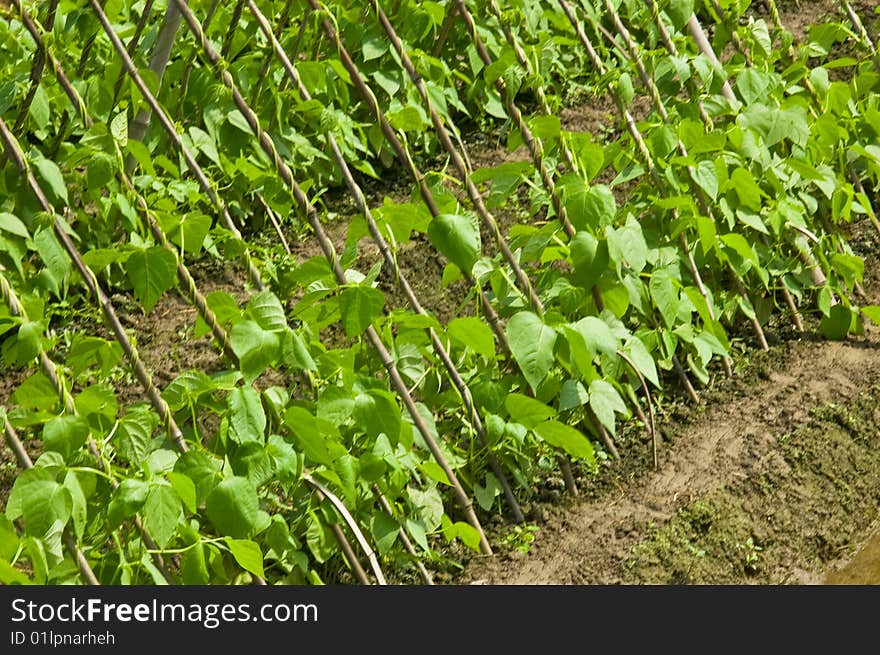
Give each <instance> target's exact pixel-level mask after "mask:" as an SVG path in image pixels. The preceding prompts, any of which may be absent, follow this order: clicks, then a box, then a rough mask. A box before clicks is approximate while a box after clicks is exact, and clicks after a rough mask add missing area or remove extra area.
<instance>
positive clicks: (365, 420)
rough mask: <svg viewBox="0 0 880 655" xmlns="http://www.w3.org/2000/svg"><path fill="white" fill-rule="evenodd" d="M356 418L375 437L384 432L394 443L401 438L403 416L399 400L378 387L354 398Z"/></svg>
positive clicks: (369, 434) (362, 427)
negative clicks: (398, 403) (401, 415)
mask: <svg viewBox="0 0 880 655" xmlns="http://www.w3.org/2000/svg"><path fill="white" fill-rule="evenodd" d="M353 413H354V419H355V421H356V422H357V425H358V426H359V427H360V428H361V429H363V430H364V431H365V432H366V433H367V435H368V436H369V437H371V438H373V439H375V438H376V437H378V436H379V435H380V434H382V433H384V434H385V435H386V436H387V437H388V439H389V440H390V441H391V443H392V444H397V441H398V439H400V428H401V417H400V407H399V406H398V405H397V401H396V400H395V399H394V396H392V395H391V394H390V393H388V392H387V391H381V390H378V389H373V390H370V391H369V392H367V393H361V394H358V396H357V397H356V398H355V400H354V410H353Z"/></svg>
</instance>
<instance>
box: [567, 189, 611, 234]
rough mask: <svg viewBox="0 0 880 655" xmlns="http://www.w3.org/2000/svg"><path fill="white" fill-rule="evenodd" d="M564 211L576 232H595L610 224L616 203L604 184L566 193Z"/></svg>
mask: <svg viewBox="0 0 880 655" xmlns="http://www.w3.org/2000/svg"><path fill="white" fill-rule="evenodd" d="M565 210H566V213H567V214H568V220H570V221H571V224H572V225H574V226H575V228H577V230H578V232H582V231H584V230H590V231H595V230H600V229H601V228H604V227H605V226H606V225H610V224H611V223H612V221H613V220H614V216H615V214H616V213H617V202H616V201H615V199H614V194H613V193H612V192H611V189H610V188H608V186H606V185H604V184H596V185H593V186H591V187H586V186H580V187H576V188H575V189H573V190H571V191H568V192H567V193H566V199H565Z"/></svg>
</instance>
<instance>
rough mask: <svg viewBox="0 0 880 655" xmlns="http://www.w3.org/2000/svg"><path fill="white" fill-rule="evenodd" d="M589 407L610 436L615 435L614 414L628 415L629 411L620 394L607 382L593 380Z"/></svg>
mask: <svg viewBox="0 0 880 655" xmlns="http://www.w3.org/2000/svg"><path fill="white" fill-rule="evenodd" d="M590 407H591V408H592V410H593V411H594V412H595V413H596V417H597V418H598V419H599V422H600V423H601V424H602V425H604V426H605V427H606V428H607V429H608V431H609V432H610V433H611V434H615V425H614V414H615V412H616V413H618V414H623V415H628V414H629V411H628V410H627V408H626V405H625V404H624V403H623V399H622V398H621V397H620V394H619V393H617V389H615V388H614V387H613V386H611V384H610V383H609V382H606V381H605V380H593V381H592V382H591V383H590Z"/></svg>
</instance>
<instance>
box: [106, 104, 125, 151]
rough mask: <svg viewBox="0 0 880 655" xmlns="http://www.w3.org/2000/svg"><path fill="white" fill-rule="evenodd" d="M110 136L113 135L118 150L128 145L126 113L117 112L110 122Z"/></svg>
mask: <svg viewBox="0 0 880 655" xmlns="http://www.w3.org/2000/svg"><path fill="white" fill-rule="evenodd" d="M110 134H112V135H113V138H114V139H115V140H116V143H118V144H119V147H120V148H125V146H126V145H127V144H128V116H127V114H126V112H124V111H121V112H119V113H118V114H116V116H114V117H113V120H112V121H110Z"/></svg>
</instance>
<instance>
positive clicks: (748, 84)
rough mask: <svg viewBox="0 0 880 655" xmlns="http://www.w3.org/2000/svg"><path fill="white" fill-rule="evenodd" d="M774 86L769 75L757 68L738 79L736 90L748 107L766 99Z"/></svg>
mask: <svg viewBox="0 0 880 655" xmlns="http://www.w3.org/2000/svg"><path fill="white" fill-rule="evenodd" d="M772 84H773V79H772V78H771V76H770V75H769V74H767V73H765V72H763V71H760V70H757V69H755V68H746V69H745V70H744V71H742V72H741V73H740V74H739V76H738V77H737V78H736V88H737V90H738V91H739V92H740V95H742V97H743V100H745V101H746V104H747V105H751V104H754V103H755V102H758V101H760V100H763V99H765V98H766V97H767V91H768V90H769V89H770V87H771V85H772ZM768 145H769V144H768Z"/></svg>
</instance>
